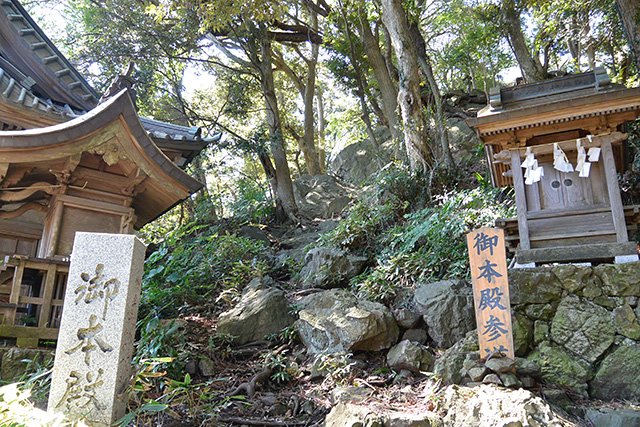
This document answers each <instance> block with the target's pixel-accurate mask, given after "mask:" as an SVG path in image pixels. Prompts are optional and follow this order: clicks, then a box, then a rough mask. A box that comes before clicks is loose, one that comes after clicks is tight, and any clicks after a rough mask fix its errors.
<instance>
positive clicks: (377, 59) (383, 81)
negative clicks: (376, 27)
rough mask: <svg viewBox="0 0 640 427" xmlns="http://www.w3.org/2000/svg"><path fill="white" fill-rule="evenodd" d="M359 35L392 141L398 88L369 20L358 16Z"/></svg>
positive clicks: (396, 134)
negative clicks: (377, 88) (378, 92)
mask: <svg viewBox="0 0 640 427" xmlns="http://www.w3.org/2000/svg"><path fill="white" fill-rule="evenodd" d="M360 37H361V38H362V44H363V46H364V50H365V52H366V54H367V57H368V58H369V64H370V65H371V68H372V69H373V75H374V77H375V78H376V81H377V82H378V87H379V88H380V95H381V97H382V110H383V112H384V115H385V117H386V119H387V123H389V130H390V131H391V137H392V138H393V140H394V141H397V140H398V139H399V136H400V135H399V132H400V129H399V126H398V113H397V112H396V110H397V109H398V88H397V87H396V85H395V84H394V83H393V81H392V80H391V76H390V75H389V70H388V69H387V64H386V61H385V60H384V57H383V56H382V53H381V52H380V44H379V43H378V39H377V38H376V37H375V36H374V35H373V32H372V31H371V27H369V21H368V20H367V19H366V18H362V17H361V18H360Z"/></svg>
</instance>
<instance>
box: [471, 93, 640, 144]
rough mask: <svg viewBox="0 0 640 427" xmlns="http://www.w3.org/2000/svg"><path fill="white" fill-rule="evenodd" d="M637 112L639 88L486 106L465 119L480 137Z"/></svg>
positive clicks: (639, 101)
mask: <svg viewBox="0 0 640 427" xmlns="http://www.w3.org/2000/svg"><path fill="white" fill-rule="evenodd" d="M628 110H640V88H630V89H622V90H612V91H605V92H595V93H594V92H593V91H590V93H588V94H583V95H582V96H578V97H572V98H569V99H566V98H565V99H560V100H557V99H556V100H555V101H554V100H552V99H549V100H548V102H545V103H535V104H534V105H523V106H521V107H519V108H516V109H509V110H506V111H505V110H498V109H495V110H494V109H491V107H489V106H487V107H485V108H484V109H483V110H481V111H480V113H479V114H478V117H476V118H471V119H467V120H466V122H467V124H468V125H469V126H470V127H472V128H475V129H476V130H477V131H478V133H479V134H480V136H484V135H494V134H498V133H504V132H511V131H515V130H518V129H525V128H531V127H536V126H544V125H548V124H553V123H559V122H566V121H571V120H576V119H580V118H584V117H591V116H601V115H607V114H611V113H616V112H620V111H628Z"/></svg>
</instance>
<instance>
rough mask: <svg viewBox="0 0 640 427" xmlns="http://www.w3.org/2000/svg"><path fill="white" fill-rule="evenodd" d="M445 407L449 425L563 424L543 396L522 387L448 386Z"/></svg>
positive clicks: (513, 426)
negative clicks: (509, 388)
mask: <svg viewBox="0 0 640 427" xmlns="http://www.w3.org/2000/svg"><path fill="white" fill-rule="evenodd" d="M444 407H445V409H446V410H447V415H446V416H445V417H444V426H446V427H459V426H474V427H498V426H500V427H507V426H508V427H518V426H519V427H523V426H531V427H562V426H564V424H563V422H562V420H560V419H559V418H558V417H557V416H556V415H555V414H554V413H553V411H552V410H551V408H550V407H549V405H548V404H547V403H546V402H545V401H544V400H542V399H541V398H539V397H537V396H534V395H533V394H532V393H531V392H530V391H527V390H523V389H519V390H507V389H504V388H499V387H496V386H490V385H482V386H479V387H474V388H467V387H459V386H449V387H447V389H446V390H445V391H444Z"/></svg>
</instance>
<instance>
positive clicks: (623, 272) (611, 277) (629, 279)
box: [594, 262, 640, 297]
mask: <svg viewBox="0 0 640 427" xmlns="http://www.w3.org/2000/svg"><path fill="white" fill-rule="evenodd" d="M594 271H595V274H596V275H597V276H598V277H599V278H600V279H601V280H602V290H603V293H604V294H605V295H609V296H614V297H622V296H633V295H638V286H639V285H640V262H627V263H624V264H602V265H599V266H597V267H595V268H594Z"/></svg>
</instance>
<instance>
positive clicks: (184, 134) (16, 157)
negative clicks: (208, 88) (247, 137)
mask: <svg viewBox="0 0 640 427" xmlns="http://www.w3.org/2000/svg"><path fill="white" fill-rule="evenodd" d="M123 86H124V87H125V88H123V89H122V90H119V91H114V92H115V93H113V94H111V95H112V96H110V97H106V99H104V100H102V102H100V96H99V95H98V94H97V93H96V92H95V90H94V89H93V88H92V87H91V86H90V85H89V84H88V83H87V82H86V81H85V80H84V78H83V77H82V76H81V75H80V74H79V73H78V72H77V71H76V70H75V68H74V67H73V66H72V65H71V64H70V63H69V62H68V61H67V59H65V58H64V56H63V55H62V54H61V53H60V52H59V51H58V50H57V49H56V48H55V46H54V45H53V44H52V43H51V41H50V40H49V39H48V38H47V37H46V35H45V34H44V33H43V32H42V30H41V29H40V28H39V27H38V26H37V25H36V24H35V22H34V21H33V20H32V19H31V17H30V16H29V15H28V14H27V12H26V11H25V10H24V9H23V7H22V6H21V5H20V4H19V3H18V1H17V0H0V260H2V259H4V262H2V263H1V264H0V337H2V338H9V339H12V338H15V339H16V340H17V343H18V345H27V346H36V345H38V343H39V341H41V340H55V339H56V337H57V327H58V322H59V318H60V313H61V308H62V298H63V295H64V291H65V286H66V281H67V272H68V259H69V255H70V253H71V249H72V245H73V239H74V235H75V232H76V231H89V232H103V233H132V232H133V230H135V229H138V228H140V227H142V226H143V225H145V224H147V223H148V222H150V221H152V220H153V219H155V218H157V217H158V216H159V215H161V214H162V213H164V212H166V211H167V210H169V209H170V208H171V207H173V206H175V205H176V204H178V203H180V202H181V201H183V200H185V199H186V198H188V197H190V196H191V194H193V193H194V192H196V191H197V190H198V189H200V188H201V187H202V184H201V183H199V182H197V181H195V180H194V179H193V178H191V177H190V176H189V175H187V174H186V173H185V172H184V171H183V170H182V169H181V167H184V166H185V165H187V164H188V163H189V161H190V160H191V159H192V158H193V157H194V156H196V155H197V154H198V153H199V152H200V151H201V150H202V149H203V148H204V147H205V146H206V145H207V144H209V143H211V142H212V141H213V140H216V139H219V138H220V135H219V134H217V135H215V136H214V137H212V138H208V139H205V138H203V137H202V135H201V130H200V129H199V128H186V127H182V126H176V125H172V124H168V123H162V122H158V121H155V120H150V119H147V118H142V117H139V116H138V114H137V112H136V109H135V106H134V103H133V101H132V99H131V97H130V92H129V90H128V89H127V88H126V86H127V85H126V84H125V85H123Z"/></svg>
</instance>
